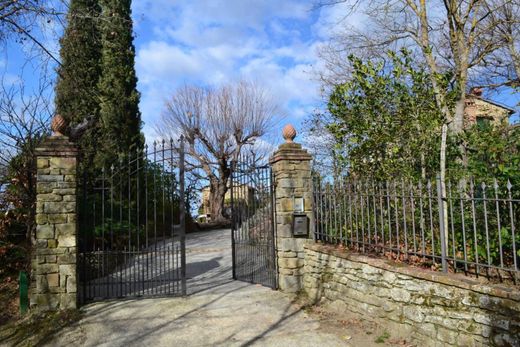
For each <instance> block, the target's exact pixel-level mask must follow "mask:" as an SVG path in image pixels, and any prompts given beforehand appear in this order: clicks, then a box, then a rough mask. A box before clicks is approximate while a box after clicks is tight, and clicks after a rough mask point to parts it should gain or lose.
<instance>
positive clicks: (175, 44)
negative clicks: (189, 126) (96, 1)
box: [133, 0, 340, 134]
mask: <svg viewBox="0 0 520 347" xmlns="http://www.w3.org/2000/svg"><path fill="white" fill-rule="evenodd" d="M339 10H340V9H339V8H326V9H313V1H297V0H284V1H273V0H263V1H243V0H225V1H171V0H170V1H169V0H142V1H134V5H133V14H134V18H135V31H136V39H135V44H136V50H137V57H136V69H137V74H138V77H139V90H140V91H141V93H142V97H141V111H142V113H143V120H144V121H145V124H146V125H145V128H144V131H145V133H146V134H152V133H153V130H152V128H153V124H154V122H155V120H156V119H157V117H158V115H159V114H160V113H161V111H162V108H163V105H164V100H165V98H166V97H167V96H168V95H171V93H172V92H173V91H174V90H175V88H176V87H178V86H180V85H182V84H184V83H198V84H219V83H223V82H227V81H233V80H237V79H239V78H245V79H249V80H252V81H255V82H257V83H259V84H261V85H262V86H263V87H264V88H266V89H267V90H269V91H270V93H271V94H272V95H273V97H275V98H276V99H277V101H278V102H279V103H280V104H281V106H282V108H283V110H284V112H285V114H286V117H287V118H286V121H287V122H291V123H293V124H295V125H296V126H297V127H299V126H300V124H301V122H302V121H303V119H304V118H305V116H306V115H308V114H310V113H311V112H312V111H313V110H314V109H315V108H316V107H317V106H318V105H319V103H320V100H321V99H320V91H319V89H320V88H319V87H320V86H319V83H318V81H317V76H316V73H315V72H316V69H317V68H318V66H319V61H318V58H317V48H318V46H319V45H320V44H322V43H323V42H325V40H326V38H327V30H325V26H326V23H330V22H332V21H334V20H335V16H336V15H339ZM336 21H337V20H336Z"/></svg>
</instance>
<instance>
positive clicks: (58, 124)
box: [51, 114, 67, 136]
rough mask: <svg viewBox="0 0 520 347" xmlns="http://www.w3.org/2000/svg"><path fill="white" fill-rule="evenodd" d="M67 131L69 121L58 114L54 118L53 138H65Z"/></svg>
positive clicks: (52, 124) (52, 125) (52, 126)
mask: <svg viewBox="0 0 520 347" xmlns="http://www.w3.org/2000/svg"><path fill="white" fill-rule="evenodd" d="M66 129H67V121H66V120H65V118H63V116H61V115H59V114H57V115H55V116H54V118H52V121H51V130H52V136H65V134H64V132H65V130H66Z"/></svg>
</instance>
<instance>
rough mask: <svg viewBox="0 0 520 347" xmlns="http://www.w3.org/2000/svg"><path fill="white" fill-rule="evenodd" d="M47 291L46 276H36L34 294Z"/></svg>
mask: <svg viewBox="0 0 520 347" xmlns="http://www.w3.org/2000/svg"><path fill="white" fill-rule="evenodd" d="M48 290H49V283H48V280H47V275H36V293H46V292H47V291H48Z"/></svg>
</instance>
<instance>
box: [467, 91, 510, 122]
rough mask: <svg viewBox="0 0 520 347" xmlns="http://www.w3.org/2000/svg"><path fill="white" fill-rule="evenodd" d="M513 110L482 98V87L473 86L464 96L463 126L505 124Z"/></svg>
mask: <svg viewBox="0 0 520 347" xmlns="http://www.w3.org/2000/svg"><path fill="white" fill-rule="evenodd" d="M513 113H515V110H514V109H512V108H510V107H507V106H505V105H502V104H500V103H497V102H495V101H492V100H488V99H484V98H482V89H481V88H473V89H472V90H471V92H470V93H469V94H468V95H467V96H466V107H465V110H464V126H465V127H470V126H472V125H474V124H486V123H490V124H492V125H507V124H509V117H510V116H511V115H512V114H513Z"/></svg>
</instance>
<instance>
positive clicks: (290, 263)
mask: <svg viewBox="0 0 520 347" xmlns="http://www.w3.org/2000/svg"><path fill="white" fill-rule="evenodd" d="M278 266H279V267H280V268H286V269H297V268H301V267H302V266H303V260H302V259H298V258H279V259H278Z"/></svg>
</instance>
